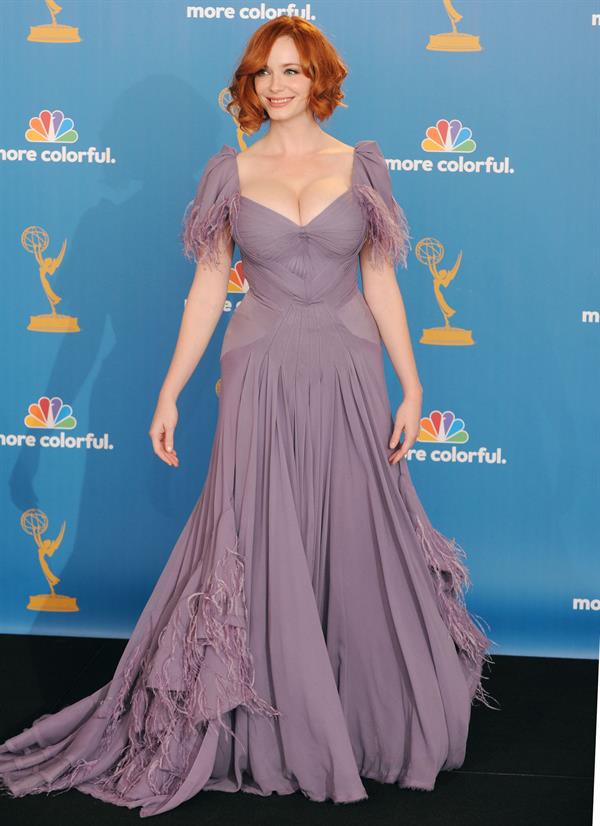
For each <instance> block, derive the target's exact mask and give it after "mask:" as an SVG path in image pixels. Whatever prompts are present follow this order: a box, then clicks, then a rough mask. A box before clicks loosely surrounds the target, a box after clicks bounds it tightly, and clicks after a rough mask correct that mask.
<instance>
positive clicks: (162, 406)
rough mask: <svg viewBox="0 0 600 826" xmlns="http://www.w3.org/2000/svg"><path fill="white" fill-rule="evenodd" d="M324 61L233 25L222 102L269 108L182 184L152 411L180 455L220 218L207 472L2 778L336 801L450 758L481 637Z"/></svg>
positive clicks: (210, 309) (283, 31)
mask: <svg viewBox="0 0 600 826" xmlns="http://www.w3.org/2000/svg"><path fill="white" fill-rule="evenodd" d="M345 75H346V69H345V67H344V65H343V63H342V62H341V60H340V59H339V57H338V56H337V54H336V52H335V50H334V49H333V47H332V46H331V44H330V43H329V42H328V41H327V40H326V38H325V37H324V36H323V34H322V33H321V32H320V31H319V30H318V29H317V28H316V27H315V26H313V25H312V24H310V23H308V22H306V21H304V20H301V19H299V18H295V17H294V18H289V17H280V18H277V19H276V20H274V21H271V22H269V23H267V24H265V25H264V26H262V27H261V28H259V29H258V30H257V31H256V32H255V34H254V35H253V36H252V38H251V39H250V41H249V43H248V46H247V49H246V53H245V54H244V57H243V59H242V61H241V64H240V66H239V68H238V70H237V71H236V73H235V78H234V81H233V83H232V85H231V87H230V89H231V94H232V103H231V104H230V107H231V108H232V110H233V109H234V108H235V109H236V116H237V118H238V121H239V124H240V127H241V128H242V129H243V130H244V131H245V132H249V133H251V132H254V131H256V130H257V129H258V128H259V127H260V126H261V124H262V122H263V121H264V120H268V121H269V129H268V132H267V134H266V135H265V137H263V138H261V139H260V140H258V141H256V142H255V143H254V145H253V146H252V147H251V148H250V149H249V150H247V151H246V152H244V153H237V152H236V151H235V150H234V149H233V148H232V147H230V146H228V145H225V146H223V148H222V149H221V150H220V151H219V152H217V153H216V154H214V155H213V156H212V157H211V158H210V159H209V161H208V162H207V164H206V166H205V169H204V172H203V175H202V178H201V180H200V183H199V186H198V190H197V193H196V197H195V199H194V200H193V202H192V203H191V204H190V206H189V208H188V210H186V214H185V221H184V231H183V242H184V250H185V252H186V254H188V255H190V256H193V257H194V258H195V260H196V262H197V267H196V273H195V277H194V282H193V284H192V287H191V289H190V293H189V296H188V300H187V302H186V308H185V312H184V315H183V320H182V323H181V330H180V333H179V339H178V342H177V347H176V350H175V353H174V356H173V360H172V363H171V366H170V368H169V371H168V373H167V376H166V378H165V380H164V384H163V387H162V390H161V393H160V397H159V401H158V405H157V408H156V411H155V414H154V418H153V421H152V424H151V427H150V436H151V439H152V444H153V447H154V450H155V452H156V453H157V455H158V456H159V457H160V458H161V459H162V460H163V461H164V462H166V463H168V464H170V465H173V466H174V467H176V466H177V465H178V457H177V452H176V449H175V447H174V436H173V434H174V430H175V426H176V423H177V407H176V400H177V397H178V395H179V393H180V392H181V390H182V388H183V387H184V385H185V383H186V382H187V380H188V379H189V377H190V376H191V374H192V372H193V371H194V368H195V367H196V365H197V363H198V361H199V359H200V358H201V357H202V354H203V353H204V350H205V348H206V345H207V343H208V341H209V340H210V337H211V336H212V333H213V331H214V329H215V327H216V325H217V323H218V321H219V319H220V317H221V310H222V307H223V303H224V301H225V297H226V292H227V285H228V279H229V274H230V267H231V257H232V252H233V245H234V242H236V243H237V244H238V246H239V248H240V251H241V254H242V260H243V264H244V273H245V276H246V278H247V280H248V283H249V290H248V293H247V294H246V296H245V298H244V299H243V301H242V302H241V304H240V305H239V306H238V308H237V309H236V311H235V313H234V314H233V316H232V318H231V320H230V323H229V325H228V327H227V331H226V334H225V337H224V340H223V346H222V350H221V393H220V399H219V419H218V424H217V431H216V435H215V440H214V445H213V450H212V454H211V459H210V463H209V469H208V475H207V478H206V482H205V485H204V487H203V490H202V493H201V495H200V498H199V500H198V503H197V504H196V506H195V508H194V510H193V512H192V513H191V515H190V517H189V520H188V522H187V524H186V525H185V527H184V529H183V532H182V534H181V535H180V537H179V539H178V541H177V543H176V545H175V547H174V548H173V551H172V553H171V556H170V557H169V560H168V562H167V564H166V566H165V569H164V571H163V572H162V574H161V577H160V578H159V580H158V582H157V584H156V586H155V589H154V591H153V593H152V594H151V596H150V599H149V601H148V603H147V605H146V606H145V608H144V611H143V612H142V615H141V616H140V619H139V620H138V623H137V625H136V627H135V629H134V631H133V633H132V636H131V639H130V640H129V643H128V645H127V647H126V649H125V651H124V653H123V655H122V658H121V660H120V662H119V665H118V667H117V670H116V672H115V675H114V677H113V679H112V680H111V682H110V683H108V684H107V685H105V686H103V687H102V688H100V689H99V690H98V691H97V692H96V693H95V694H93V695H90V696H89V697H86V698H84V699H82V700H80V701H79V702H78V703H75V704H73V705H71V706H68V707H67V708H65V709H63V710H62V711H60V712H58V713H57V714H53V715H44V717H42V718H40V719H39V720H37V721H35V723H34V724H33V726H32V727H31V728H30V729H27V730H26V731H25V732H22V733H21V734H19V735H18V736H16V737H14V738H12V739H11V740H8V741H6V743H5V744H4V745H3V746H2V747H0V778H2V781H3V782H4V784H5V786H6V788H7V789H8V790H9V792H10V793H11V794H13V795H22V794H30V793H35V792H41V791H46V792H48V791H53V790H58V789H66V788H69V787H76V788H78V789H80V790H81V791H84V792H86V793H89V794H92V795H94V796H96V797H99V798H101V799H103V800H106V801H109V802H112V803H115V804H118V805H123V806H128V807H136V806H139V807H141V811H140V814H141V816H149V815H154V814H158V813H161V812H164V811H167V810H169V809H172V808H174V807H175V806H177V805H178V804H179V803H181V802H182V801H184V800H186V799H188V798H190V797H192V796H193V795H194V794H196V793H197V792H199V791H201V790H210V789H218V790H224V791H235V790H239V789H242V790H244V791H248V792H254V793H256V794H261V795H268V794H271V793H273V792H277V793H279V794H289V793H292V792H294V791H301V792H302V793H303V794H304V795H305V796H306V797H309V798H310V799H312V800H326V799H332V800H334V801H337V802H351V801H357V800H361V799H363V798H366V797H367V793H366V790H365V787H364V785H363V783H362V781H361V777H363V778H364V777H369V778H373V779H376V780H379V781H381V782H388V783H391V782H394V783H397V784H398V785H399V786H401V787H408V788H416V789H427V790H431V789H433V788H434V784H435V778H436V775H437V773H438V772H439V771H440V770H441V769H453V768H457V767H459V766H460V765H461V764H462V762H463V760H464V755H465V744H466V740H467V733H468V725H469V717H470V707H471V703H472V700H473V699H474V698H478V699H480V700H482V701H483V702H487V696H486V695H487V693H486V692H485V691H484V690H483V687H482V684H481V681H482V679H483V678H482V675H481V670H482V665H483V662H484V661H486V660H489V657H488V656H487V654H486V651H487V648H488V646H489V644H490V642H491V641H490V640H489V639H488V638H487V637H486V636H485V634H484V633H483V632H482V631H481V630H480V629H479V628H478V627H477V626H476V625H475V623H474V621H473V619H472V617H471V616H470V615H469V614H468V612H467V609H466V607H465V604H464V598H463V589H464V587H465V586H466V585H467V583H468V574H467V570H466V568H464V566H463V564H462V562H461V560H460V557H459V554H461V553H462V551H460V549H459V548H458V547H457V546H456V545H455V544H454V543H452V542H450V541H449V540H448V539H446V538H445V537H443V536H442V535H441V534H440V533H438V532H437V531H436V530H435V529H434V528H433V527H432V525H431V524H430V522H429V520H428V518H427V516H426V514H425V512H424V510H423V508H422V506H421V504H420V502H419V499H418V497H417V495H416V493H415V490H414V488H413V486H412V483H411V480H410V475H409V470H408V466H407V463H406V458H405V457H406V453H407V451H408V450H409V449H410V447H411V446H412V444H413V443H414V441H415V439H416V437H417V434H418V431H419V422H420V416H421V397H422V389H421V384H420V381H419V378H418V374H417V369H416V366H415V361H414V357H413V354H412V350H411V344H410V337H409V332H408V328H407V323H406V317H405V313H404V307H403V303H402V298H401V295H400V292H399V289H398V286H397V282H396V276H395V265H396V264H398V263H402V264H404V265H405V266H406V259H407V254H408V249H409V246H410V244H409V235H408V226H407V223H406V219H405V217H404V213H403V212H402V210H401V208H400V207H399V205H398V204H397V203H396V201H395V200H394V197H393V195H392V189H391V181H390V177H389V173H388V170H387V166H386V164H385V160H384V158H383V155H382V153H381V150H380V149H379V146H378V145H377V143H376V142H375V141H374V140H362V141H359V143H357V144H356V145H355V146H354V147H349V146H347V145H345V144H344V143H342V142H341V141H338V140H336V139H334V138H333V137H331V136H330V135H328V134H326V133H325V132H324V131H323V130H322V129H321V128H320V126H319V125H318V123H317V121H318V120H323V119H325V118H327V117H328V116H329V115H331V113H332V112H333V111H334V109H335V107H336V106H337V105H340V101H341V98H342V97H343V95H342V92H341V90H340V84H341V82H342V81H343V79H344V77H345ZM359 260H360V264H361V271H362V279H363V287H364V296H363V293H361V292H360V290H359V289H358V286H357V264H358V261H359ZM381 339H383V341H384V343H385V345H386V348H387V350H388V353H389V355H390V358H391V360H392V363H393V365H394V367H395V369H396V372H397V374H398V376H399V378H400V381H401V383H402V387H403V391H404V399H403V401H402V404H401V405H400V407H399V408H398V410H397V412H396V414H395V417H392V415H391V412H390V408H389V401H388V398H387V392H386V385H385V379H384V372H383V351H382V347H381ZM401 439H402V441H401ZM388 450H390V451H391V452H390V453H389V454H388Z"/></svg>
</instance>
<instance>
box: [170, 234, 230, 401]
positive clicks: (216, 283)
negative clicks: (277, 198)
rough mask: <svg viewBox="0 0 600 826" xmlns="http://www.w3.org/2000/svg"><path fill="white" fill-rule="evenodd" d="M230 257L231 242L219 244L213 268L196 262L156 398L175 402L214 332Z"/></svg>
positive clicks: (227, 278)
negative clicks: (217, 258)
mask: <svg viewBox="0 0 600 826" xmlns="http://www.w3.org/2000/svg"><path fill="white" fill-rule="evenodd" d="M232 255H233V241H232V240H231V238H229V239H223V240H221V242H220V244H219V261H218V264H216V265H210V264H206V263H202V262H200V263H199V264H198V265H197V267H196V272H195V274H194V280H193V282H192V286H191V287H190V291H189V293H188V296H187V299H186V303H185V309H184V311H183V317H182V319H181V324H180V327H179V334H178V337H177V343H176V345H175V351H174V353H173V357H172V359H171V364H170V366H169V369H168V371H167V374H166V376H165V379H164V381H163V385H162V388H161V391H160V395H161V396H163V397H165V396H166V397H168V398H170V399H173V400H174V401H176V400H177V398H178V396H179V394H180V393H181V391H182V390H183V388H184V387H185V385H186V383H187V381H188V379H189V378H190V376H191V375H192V373H193V372H194V370H195V369H196V366H197V365H198V362H199V361H200V359H201V358H202V356H203V355H204V351H205V350H206V348H207V346H208V343H209V341H210V340H211V338H212V335H213V333H214V331H215V328H216V326H217V324H218V323H219V319H220V318H221V313H222V312H223V307H224V305H225V300H226V298H227V287H228V285H229V273H230V270H231V260H232Z"/></svg>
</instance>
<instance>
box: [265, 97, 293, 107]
mask: <svg viewBox="0 0 600 826" xmlns="http://www.w3.org/2000/svg"><path fill="white" fill-rule="evenodd" d="M293 99H294V98H293V96H292V97H287V98H267V100H268V101H269V103H270V105H271V106H274V107H275V108H276V109H279V108H280V107H281V106H287V104H288V103H289V102H290V100H293Z"/></svg>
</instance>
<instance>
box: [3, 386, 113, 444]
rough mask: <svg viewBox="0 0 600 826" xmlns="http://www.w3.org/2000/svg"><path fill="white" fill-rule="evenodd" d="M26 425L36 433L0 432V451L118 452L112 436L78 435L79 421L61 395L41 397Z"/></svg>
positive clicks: (29, 415)
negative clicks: (111, 439) (43, 449)
mask: <svg viewBox="0 0 600 826" xmlns="http://www.w3.org/2000/svg"><path fill="white" fill-rule="evenodd" d="M22 421H23V424H24V425H25V427H26V428H28V430H30V431H34V432H33V433H11V432H6V431H1V430H0V449H2V448H5V449H8V448H35V447H44V448H53V449H55V450H56V449H59V450H61V449H64V450H71V451H72V450H114V444H113V443H112V442H111V441H110V438H109V434H108V433H103V434H102V435H101V436H100V435H97V434H96V433H89V432H88V433H84V434H80V433H74V432H73V431H74V430H75V428H76V427H77V426H78V424H79V423H78V421H77V419H76V418H75V416H74V415H73V408H72V407H71V405H70V404H66V403H65V402H64V401H63V400H62V399H61V397H60V396H46V395H44V396H39V397H38V399H37V401H35V402H32V403H31V404H30V405H29V406H28V408H27V415H26V416H24V417H23V419H22Z"/></svg>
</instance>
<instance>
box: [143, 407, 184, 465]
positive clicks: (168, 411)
mask: <svg viewBox="0 0 600 826" xmlns="http://www.w3.org/2000/svg"><path fill="white" fill-rule="evenodd" d="M178 418H179V413H178V412H177V405H176V403H175V401H174V400H173V399H169V398H163V397H162V396H159V398H158V403H157V405H156V410H155V411H154V417H153V419H152V424H151V425H150V430H149V431H148V435H149V436H150V438H151V440H152V447H153V449H154V452H155V453H156V455H157V456H158V457H159V458H160V459H162V460H163V462H165V463H166V464H167V465H173V466H174V467H179V459H178V458H177V452H176V450H175V446H174V444H173V437H174V433H175V427H176V425H177V420H178Z"/></svg>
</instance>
